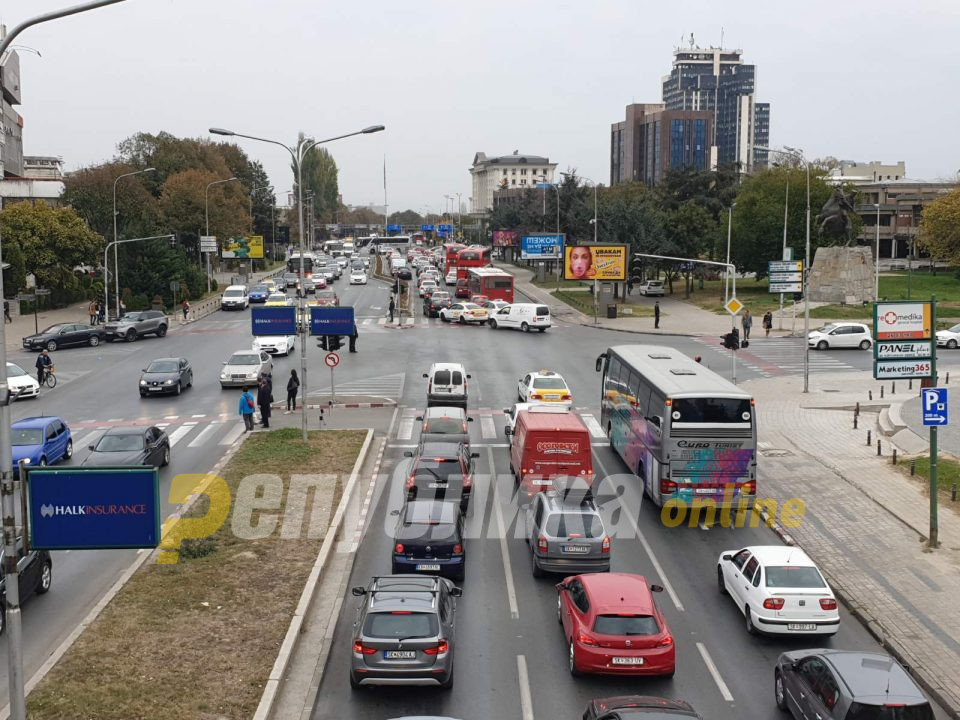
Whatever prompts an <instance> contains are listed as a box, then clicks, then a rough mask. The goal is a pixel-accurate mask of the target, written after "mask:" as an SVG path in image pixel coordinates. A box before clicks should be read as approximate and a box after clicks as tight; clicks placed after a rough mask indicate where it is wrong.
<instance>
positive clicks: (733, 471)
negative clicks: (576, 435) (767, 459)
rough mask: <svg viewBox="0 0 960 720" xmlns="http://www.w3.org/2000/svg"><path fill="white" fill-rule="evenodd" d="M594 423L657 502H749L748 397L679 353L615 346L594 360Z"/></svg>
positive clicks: (752, 459)
mask: <svg viewBox="0 0 960 720" xmlns="http://www.w3.org/2000/svg"><path fill="white" fill-rule="evenodd" d="M597 370H598V371H601V370H602V372H603V389H602V394H601V415H600V419H601V424H602V425H603V427H604V429H605V430H606V432H607V435H608V436H609V438H610V444H611V445H612V446H613V448H614V449H615V450H616V451H617V453H618V454H619V455H620V457H621V458H622V459H623V461H624V462H625V463H626V464H627V467H629V468H630V470H631V471H632V472H634V473H636V475H637V476H638V477H640V478H641V480H642V481H643V486H644V491H645V492H646V494H647V495H649V496H650V498H651V499H653V501H654V502H656V503H657V504H658V505H661V506H662V505H663V504H664V503H666V502H668V501H670V500H678V501H682V504H683V505H682V506H683V507H686V508H692V507H693V505H694V502H695V501H697V500H699V501H711V502H713V503H714V505H715V507H716V508H717V509H722V508H724V507H730V508H733V507H734V506H735V505H736V504H737V503H738V502H739V501H740V499H741V498H743V499H744V500H745V501H749V504H752V501H753V499H754V498H755V496H756V490H757V484H756V477H757V463H756V449H757V427H756V418H755V414H754V406H753V399H752V398H751V396H750V395H749V394H748V393H745V392H743V391H742V390H740V389H739V388H738V387H737V386H736V385H733V384H732V383H730V382H728V381H727V380H725V379H724V378H722V377H720V376H719V375H717V374H716V373H715V372H713V371H711V370H709V369H707V368H705V367H704V366H703V365H701V364H699V363H697V362H694V361H693V360H692V359H690V358H689V357H687V356H686V355H684V354H683V353H681V352H679V351H677V350H675V349H673V348H667V347H659V346H654V345H620V346H616V347H611V348H609V349H608V350H607V351H606V352H605V353H604V354H603V355H601V356H600V357H599V358H597Z"/></svg>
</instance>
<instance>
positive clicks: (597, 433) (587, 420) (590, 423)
mask: <svg viewBox="0 0 960 720" xmlns="http://www.w3.org/2000/svg"><path fill="white" fill-rule="evenodd" d="M580 418H581V419H582V420H583V424H584V425H586V426H587V430H589V431H590V434H591V435H592V436H593V437H595V438H606V437H607V435H606V433H604V432H603V428H602V427H600V423H598V422H597V419H596V418H595V417H594V416H593V414H592V413H581V415H580Z"/></svg>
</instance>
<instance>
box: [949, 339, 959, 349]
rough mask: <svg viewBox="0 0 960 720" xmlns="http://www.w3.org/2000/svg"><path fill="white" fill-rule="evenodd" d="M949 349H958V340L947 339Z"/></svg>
mask: <svg viewBox="0 0 960 720" xmlns="http://www.w3.org/2000/svg"><path fill="white" fill-rule="evenodd" d="M947 349H948V350H956V349H957V341H956V340H947Z"/></svg>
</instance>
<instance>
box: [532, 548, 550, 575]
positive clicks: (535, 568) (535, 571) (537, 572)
mask: <svg viewBox="0 0 960 720" xmlns="http://www.w3.org/2000/svg"><path fill="white" fill-rule="evenodd" d="M530 564H531V566H532V573H533V576H534V577H535V578H542V577H543V576H544V575H546V573H545V572H544V571H543V568H542V567H540V566H539V565H538V564H537V554H536V553H535V552H533V548H531V549H530Z"/></svg>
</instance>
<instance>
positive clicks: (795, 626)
mask: <svg viewBox="0 0 960 720" xmlns="http://www.w3.org/2000/svg"><path fill="white" fill-rule="evenodd" d="M816 629H817V624H816V623H787V630H798V631H807V632H810V631H813V630H816Z"/></svg>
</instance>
